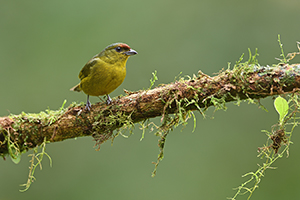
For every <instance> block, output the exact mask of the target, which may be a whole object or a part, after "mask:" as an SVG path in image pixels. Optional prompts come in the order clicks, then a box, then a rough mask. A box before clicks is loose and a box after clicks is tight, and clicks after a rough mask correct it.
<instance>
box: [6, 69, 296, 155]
mask: <svg viewBox="0 0 300 200" xmlns="http://www.w3.org/2000/svg"><path fill="white" fill-rule="evenodd" d="M299 71H300V65H299V64H294V65H288V64H283V65H278V66H276V67H260V66H257V65H244V66H240V67H234V69H233V70H226V71H223V72H220V73H219V74H218V75H217V76H214V77H210V76H208V75H206V74H204V73H202V72H201V71H199V73H198V75H197V76H194V77H193V78H192V79H189V80H183V79H181V80H179V81H176V82H174V83H170V84H166V85H162V86H159V87H157V88H154V89H151V90H143V91H138V92H126V93H127V95H126V96H124V97H121V98H119V99H117V100H114V101H113V103H112V104H111V105H109V106H108V105H106V104H104V103H97V104H95V105H92V109H91V111H90V112H86V111H85V110H84V107H82V106H76V107H69V108H68V109H66V111H65V112H64V113H62V114H59V116H57V117H56V118H55V120H54V122H49V119H46V118H47V116H46V118H43V117H36V118H29V117H28V116H27V115H17V116H7V117H1V118H0V155H2V156H4V155H5V154H7V153H8V152H9V147H8V146H9V145H12V144H13V145H15V146H17V147H18V148H19V150H20V151H24V150H25V151H26V150H28V149H30V148H34V147H36V146H37V145H40V144H42V143H43V142H44V138H45V137H46V140H47V141H50V142H58V141H62V140H65V139H69V138H75V137H83V136H92V135H94V136H95V134H96V135H97V138H98V139H99V140H100V143H102V142H104V141H106V140H108V139H110V138H111V136H112V132H113V131H114V130H115V129H118V128H120V127H122V126H123V125H124V124H126V123H137V122H141V121H144V120H147V119H150V118H154V117H158V116H160V117H162V118H164V117H165V115H167V114H174V113H178V112H179V109H184V111H190V110H191V111H192V110H197V109H200V108H208V107H209V106H225V103H227V102H232V101H238V100H245V99H249V98H251V99H261V98H265V97H267V96H273V95H279V94H285V93H294V92H298V90H299V87H300V75H299Z"/></svg>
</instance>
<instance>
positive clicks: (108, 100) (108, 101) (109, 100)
mask: <svg viewBox="0 0 300 200" xmlns="http://www.w3.org/2000/svg"><path fill="white" fill-rule="evenodd" d="M106 96H107V100H106V102H107V105H109V104H111V102H112V100H111V98H110V96H109V95H108V94H107V95H106Z"/></svg>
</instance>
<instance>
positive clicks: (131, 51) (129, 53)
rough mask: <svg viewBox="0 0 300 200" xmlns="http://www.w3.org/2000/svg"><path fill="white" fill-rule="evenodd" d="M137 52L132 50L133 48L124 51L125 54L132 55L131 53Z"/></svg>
mask: <svg viewBox="0 0 300 200" xmlns="http://www.w3.org/2000/svg"><path fill="white" fill-rule="evenodd" d="M137 53H138V52H136V51H135V50H133V49H130V50H129V51H126V52H124V54H125V55H127V56H132V55H135V54H137Z"/></svg>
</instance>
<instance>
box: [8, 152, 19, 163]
mask: <svg viewBox="0 0 300 200" xmlns="http://www.w3.org/2000/svg"><path fill="white" fill-rule="evenodd" d="M10 158H11V160H12V161H13V162H14V163H15V164H19V162H20V161H21V154H20V153H19V154H18V155H17V156H14V157H12V156H10Z"/></svg>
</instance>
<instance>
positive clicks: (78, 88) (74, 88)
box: [70, 83, 81, 92]
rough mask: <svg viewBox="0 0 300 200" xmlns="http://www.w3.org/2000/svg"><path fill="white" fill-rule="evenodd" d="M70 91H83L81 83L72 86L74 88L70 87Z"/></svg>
mask: <svg viewBox="0 0 300 200" xmlns="http://www.w3.org/2000/svg"><path fill="white" fill-rule="evenodd" d="M70 91H76V92H80V91H81V88H80V83H79V84H78V85H76V86H74V87H72V88H71V89H70Z"/></svg>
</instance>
